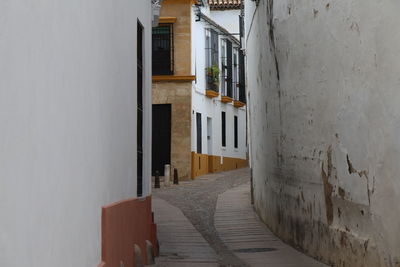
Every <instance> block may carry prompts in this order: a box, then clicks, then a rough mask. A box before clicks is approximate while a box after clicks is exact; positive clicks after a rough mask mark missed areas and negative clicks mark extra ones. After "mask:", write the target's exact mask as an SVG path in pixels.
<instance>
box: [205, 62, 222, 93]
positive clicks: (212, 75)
mask: <svg viewBox="0 0 400 267" xmlns="http://www.w3.org/2000/svg"><path fill="white" fill-rule="evenodd" d="M206 72H207V83H208V86H209V87H210V89H211V90H214V91H217V88H218V85H219V73H220V71H219V68H218V66H217V65H212V66H211V67H208V68H207V69H206Z"/></svg>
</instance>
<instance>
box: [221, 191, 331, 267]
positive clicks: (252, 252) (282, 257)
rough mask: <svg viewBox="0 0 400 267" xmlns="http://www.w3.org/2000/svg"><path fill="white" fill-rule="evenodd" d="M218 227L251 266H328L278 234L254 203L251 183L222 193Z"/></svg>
mask: <svg viewBox="0 0 400 267" xmlns="http://www.w3.org/2000/svg"><path fill="white" fill-rule="evenodd" d="M214 223H215V228H216V229H217V231H218V234H219V237H220V238H221V240H222V241H223V242H224V243H225V245H226V246H227V247H228V248H229V249H230V250H231V251H233V252H234V253H235V255H236V256H237V257H239V258H240V259H241V260H243V261H244V262H245V263H247V264H248V265H250V266H260V267H261V266H263V267H264V266H273V267H324V266H327V265H325V264H322V263H320V262H318V261H316V260H314V259H312V258H310V257H308V256H306V255H304V254H302V253H301V252H299V251H297V250H295V249H294V248H292V247H290V246H288V245H286V244H285V243H283V242H282V241H281V240H280V239H279V238H277V237H276V236H274V235H273V234H272V233H271V231H270V230H268V229H267V227H266V226H265V225H264V224H263V223H262V222H261V221H260V219H259V218H258V216H257V215H256V213H255V212H254V210H253V207H252V205H251V204H250V184H244V185H241V186H238V187H236V188H234V189H231V190H228V191H226V192H224V193H223V194H221V195H219V196H218V201H217V208H216V212H215V216H214Z"/></svg>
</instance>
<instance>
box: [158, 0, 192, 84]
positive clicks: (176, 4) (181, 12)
mask: <svg viewBox="0 0 400 267" xmlns="http://www.w3.org/2000/svg"><path fill="white" fill-rule="evenodd" d="M192 4H193V1H192V0H164V1H163V2H162V6H161V13H160V18H163V17H176V22H175V23H173V25H174V26H173V30H174V75H175V76H185V75H191V74H192V73H191V72H192V65H191V64H192V60H191V59H192V41H191V8H192Z"/></svg>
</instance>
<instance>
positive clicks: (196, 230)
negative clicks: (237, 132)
mask: <svg viewBox="0 0 400 267" xmlns="http://www.w3.org/2000/svg"><path fill="white" fill-rule="evenodd" d="M249 177H250V175H249V170H248V169H241V170H235V171H229V172H225V173H218V174H209V175H205V176H202V177H199V178H198V179H196V180H193V181H188V182H183V183H181V184H180V185H174V186H171V187H167V188H162V189H156V190H154V191H153V209H154V212H155V221H156V223H157V230H158V231H157V232H158V239H159V243H160V254H161V255H160V257H158V258H156V266H168V267H170V266H171V267H172V266H176V267H184V266H188V267H189V266H193V267H196V266H198V267H206V266H266V267H268V266H271V267H325V266H326V265H324V264H322V263H320V262H318V261H316V260H314V259H312V258H310V257H308V256H306V255H304V254H302V253H301V252H299V251H297V250H295V249H294V248H292V247H290V246H289V245H287V244H285V243H283V242H282V241H281V240H279V238H277V237H275V236H274V235H273V234H272V233H271V231H269V230H268V228H267V227H266V226H265V224H263V223H262V222H261V221H260V219H259V218H258V216H257V215H256V213H255V212H254V210H253V207H252V205H251V203H250V185H249V183H248V181H249Z"/></svg>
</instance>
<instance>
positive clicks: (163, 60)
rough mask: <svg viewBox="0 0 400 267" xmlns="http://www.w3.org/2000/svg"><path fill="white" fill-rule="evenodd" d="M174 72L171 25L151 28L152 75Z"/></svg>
mask: <svg viewBox="0 0 400 267" xmlns="http://www.w3.org/2000/svg"><path fill="white" fill-rule="evenodd" d="M173 74H174V49H173V25H172V24H161V25H160V26H158V27H154V28H153V75H173Z"/></svg>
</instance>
